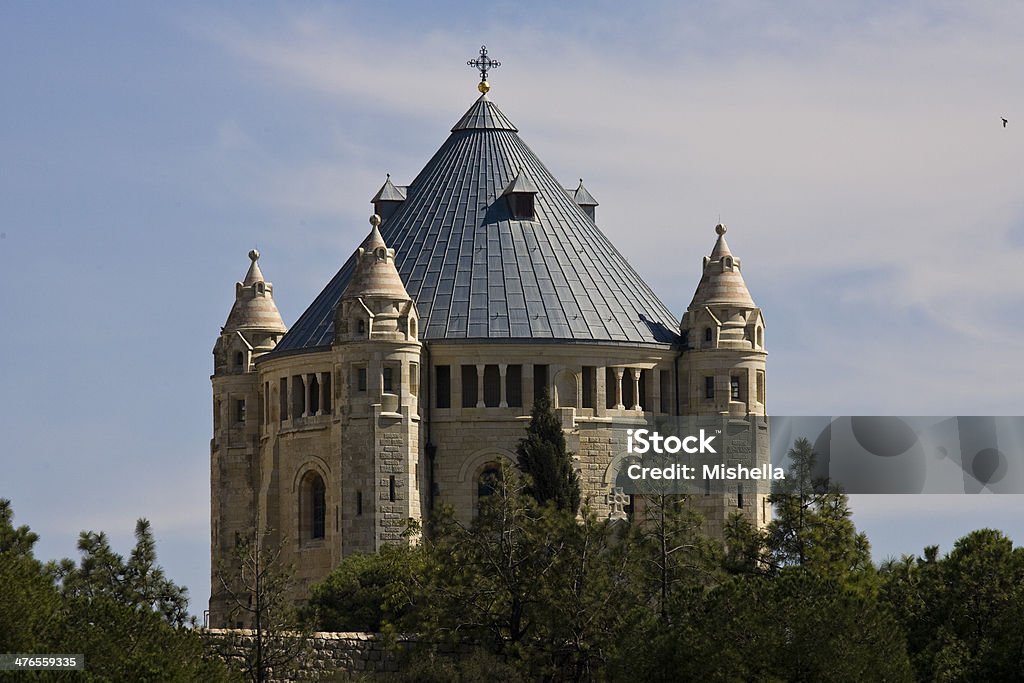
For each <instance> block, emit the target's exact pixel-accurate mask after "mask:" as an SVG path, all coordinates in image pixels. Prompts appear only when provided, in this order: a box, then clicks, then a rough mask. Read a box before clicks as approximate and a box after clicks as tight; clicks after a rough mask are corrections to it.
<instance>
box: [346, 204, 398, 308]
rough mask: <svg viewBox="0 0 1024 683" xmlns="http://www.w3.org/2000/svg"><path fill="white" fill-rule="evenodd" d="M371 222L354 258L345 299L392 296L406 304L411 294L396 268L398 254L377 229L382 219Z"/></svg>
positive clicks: (372, 219) (376, 218)
mask: <svg viewBox="0 0 1024 683" xmlns="http://www.w3.org/2000/svg"><path fill="white" fill-rule="evenodd" d="M370 222H371V224H372V225H373V228H372V229H371V230H370V234H369V235H367V236H366V239H365V240H363V243H362V244H361V245H360V246H359V249H358V250H357V251H356V253H355V254H353V256H352V258H354V259H356V266H355V271H354V272H353V273H352V277H351V278H350V279H349V281H348V285H347V286H346V287H345V291H344V292H343V293H342V295H341V296H342V298H348V297H388V298H392V299H396V300H401V301H406V300H408V299H409V294H408V293H407V292H406V291H405V285H403V284H402V278H401V277H400V276H399V275H398V271H397V270H396V269H395V252H394V250H393V249H388V245H387V244H386V243H385V242H384V238H383V237H381V234H380V230H378V229H377V226H378V225H380V217H379V216H376V215H375V216H373V217H372V218H371V219H370Z"/></svg>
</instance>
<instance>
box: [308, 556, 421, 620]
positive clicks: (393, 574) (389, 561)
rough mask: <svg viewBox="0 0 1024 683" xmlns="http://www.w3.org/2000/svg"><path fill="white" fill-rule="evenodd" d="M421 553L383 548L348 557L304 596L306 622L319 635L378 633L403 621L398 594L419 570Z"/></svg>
mask: <svg viewBox="0 0 1024 683" xmlns="http://www.w3.org/2000/svg"><path fill="white" fill-rule="evenodd" d="M421 551H422V549H421V548H420V547H417V546H407V545H387V546H384V547H383V548H381V549H380V551H378V552H376V553H372V554H370V553H367V554H363V553H360V554H356V555H350V556H349V557H346V558H345V559H343V560H342V561H341V563H340V564H339V565H338V566H337V567H336V568H335V569H334V571H332V572H331V573H330V574H328V575H327V578H325V579H324V580H323V581H321V582H319V583H317V584H315V585H314V586H313V587H312V589H311V590H310V597H309V606H308V608H307V612H306V614H307V616H308V617H309V618H311V619H313V620H315V623H316V626H317V630H320V631H377V632H379V631H383V630H384V629H385V626H386V620H391V621H395V620H398V619H401V618H402V617H403V616H404V613H403V606H404V605H405V604H406V603H407V602H408V601H407V599H405V597H404V591H406V590H407V587H408V585H409V584H410V582H411V581H412V580H413V578H414V577H415V575H416V573H417V572H418V571H419V570H420V568H421V567H422V552H421Z"/></svg>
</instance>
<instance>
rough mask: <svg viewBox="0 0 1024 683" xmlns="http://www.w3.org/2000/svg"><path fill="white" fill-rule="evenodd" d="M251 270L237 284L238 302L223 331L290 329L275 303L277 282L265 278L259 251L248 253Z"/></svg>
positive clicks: (285, 330)
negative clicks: (260, 263)
mask: <svg viewBox="0 0 1024 683" xmlns="http://www.w3.org/2000/svg"><path fill="white" fill-rule="evenodd" d="M249 260H251V261H252V263H250V264H249V271H248V272H247V273H246V274H245V279H244V280H242V281H241V282H237V283H235V304H234V305H233V306H232V307H231V312H230V313H229V314H228V319H227V322H225V323H224V331H225V332H227V331H235V330H254V331H264V332H280V333H281V334H284V333H285V332H287V331H288V328H287V327H285V324H284V321H283V320H281V314H280V313H279V312H278V310H277V306H276V305H275V304H274V285H272V284H271V283H269V282H267V281H266V280H265V279H264V278H263V272H262V271H261V270H260V265H259V260H260V252H258V251H256V250H255V249H253V250H252V251H250V252H249Z"/></svg>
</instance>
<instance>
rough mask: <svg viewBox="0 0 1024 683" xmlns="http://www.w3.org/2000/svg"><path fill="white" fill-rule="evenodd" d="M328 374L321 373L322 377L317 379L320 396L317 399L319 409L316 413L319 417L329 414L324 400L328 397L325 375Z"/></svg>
mask: <svg viewBox="0 0 1024 683" xmlns="http://www.w3.org/2000/svg"><path fill="white" fill-rule="evenodd" d="M326 374H327V373H326V372H321V373H320V376H319V377H317V381H316V388H317V390H318V391H319V395H318V397H317V398H318V399H319V402H318V403H317V407H318V408H319V409H318V410H317V411H316V414H317V415H325V414H326V413H327V411H326V409H325V408H324V406H325V405H326V401H325V400H324V399H325V398H326V395H325V393H324V375H326Z"/></svg>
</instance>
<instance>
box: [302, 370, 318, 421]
mask: <svg viewBox="0 0 1024 683" xmlns="http://www.w3.org/2000/svg"><path fill="white" fill-rule="evenodd" d="M315 377H316V375H314V374H313V373H312V372H310V373H308V374H307V375H306V406H305V410H303V411H302V417H311V416H313V415H314V413H313V412H312V411H311V410H310V408H312V407H313V379H314V378H315Z"/></svg>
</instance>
